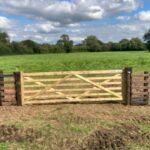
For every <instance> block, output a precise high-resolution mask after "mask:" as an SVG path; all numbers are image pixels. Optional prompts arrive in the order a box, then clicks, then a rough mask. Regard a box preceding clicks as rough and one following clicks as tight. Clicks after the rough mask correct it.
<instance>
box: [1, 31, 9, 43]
mask: <svg viewBox="0 0 150 150" xmlns="http://www.w3.org/2000/svg"><path fill="white" fill-rule="evenodd" d="M0 42H2V43H5V44H8V43H9V42H10V40H9V36H8V34H7V33H6V32H0Z"/></svg>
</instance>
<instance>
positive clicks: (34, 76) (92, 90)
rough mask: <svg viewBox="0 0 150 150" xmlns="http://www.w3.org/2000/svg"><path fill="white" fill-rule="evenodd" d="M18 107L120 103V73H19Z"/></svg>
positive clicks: (110, 71) (116, 71) (107, 71)
mask: <svg viewBox="0 0 150 150" xmlns="http://www.w3.org/2000/svg"><path fill="white" fill-rule="evenodd" d="M21 76H22V77H21V80H22V81H21V83H22V88H21V89H22V93H21V95H22V104H47V103H65V102H67V103H68V102H69V103H70V102H97V101H98V102H99V101H121V100H122V99H123V98H122V70H104V71H66V72H45V73H21Z"/></svg>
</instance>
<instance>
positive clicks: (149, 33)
mask: <svg viewBox="0 0 150 150" xmlns="http://www.w3.org/2000/svg"><path fill="white" fill-rule="evenodd" d="M143 38H144V40H145V41H146V46H147V48H148V50H149V51H150V29H149V30H148V31H147V32H146V33H145V34H144V37H143Z"/></svg>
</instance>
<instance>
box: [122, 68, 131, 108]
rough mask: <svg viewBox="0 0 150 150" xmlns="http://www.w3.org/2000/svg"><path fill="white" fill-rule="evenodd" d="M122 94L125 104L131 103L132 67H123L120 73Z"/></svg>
mask: <svg viewBox="0 0 150 150" xmlns="http://www.w3.org/2000/svg"><path fill="white" fill-rule="evenodd" d="M122 95H123V103H124V104H125V105H131V104H132V68H124V70H123V74H122Z"/></svg>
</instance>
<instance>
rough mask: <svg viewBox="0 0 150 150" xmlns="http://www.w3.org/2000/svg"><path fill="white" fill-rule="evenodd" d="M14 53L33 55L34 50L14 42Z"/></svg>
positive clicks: (12, 45)
mask: <svg viewBox="0 0 150 150" xmlns="http://www.w3.org/2000/svg"><path fill="white" fill-rule="evenodd" d="M11 48H12V52H13V53H14V54H32V53H33V50H32V49H31V48H29V47H27V46H26V45H24V44H23V43H22V42H12V43H11Z"/></svg>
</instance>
